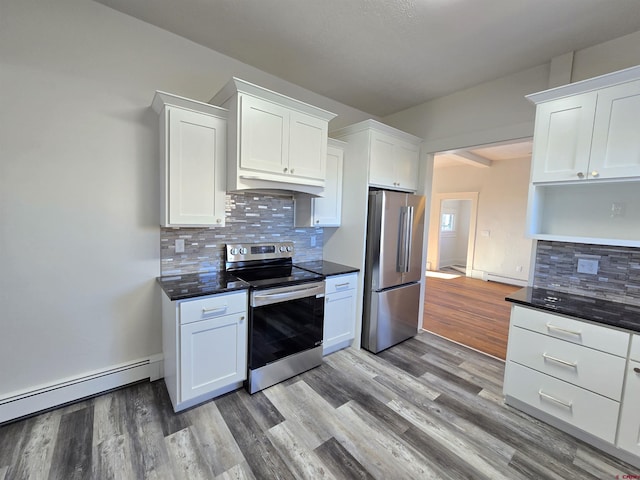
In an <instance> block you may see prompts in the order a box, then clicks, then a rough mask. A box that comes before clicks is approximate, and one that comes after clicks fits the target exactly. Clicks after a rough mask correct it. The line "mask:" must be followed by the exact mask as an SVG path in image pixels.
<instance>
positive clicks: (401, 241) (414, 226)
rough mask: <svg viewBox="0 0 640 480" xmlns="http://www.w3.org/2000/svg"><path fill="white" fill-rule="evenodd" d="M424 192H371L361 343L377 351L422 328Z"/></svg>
mask: <svg viewBox="0 0 640 480" xmlns="http://www.w3.org/2000/svg"><path fill="white" fill-rule="evenodd" d="M424 212H425V198H424V197H422V196H420V195H411V194H408V193H400V192H392V191H386V190H377V191H371V192H369V213H368V216H367V248H366V257H365V258H366V261H365V276H364V282H365V284H364V288H365V293H364V309H363V325H362V346H363V348H366V349H367V350H369V351H371V352H374V353H378V352H380V351H381V350H384V349H385V348H389V347H391V346H392V345H395V344H397V343H400V342H402V341H403V340H406V339H408V338H411V337H413V336H415V335H416V334H417V333H418V328H419V325H420V319H419V318H418V313H419V309H420V301H421V299H420V283H419V282H420V279H421V278H422V276H423V275H424V266H423V265H422V242H423V232H424Z"/></svg>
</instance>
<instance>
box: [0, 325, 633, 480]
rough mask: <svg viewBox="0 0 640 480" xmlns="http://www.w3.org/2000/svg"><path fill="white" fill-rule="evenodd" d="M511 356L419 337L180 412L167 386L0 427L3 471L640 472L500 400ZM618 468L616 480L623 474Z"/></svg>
mask: <svg viewBox="0 0 640 480" xmlns="http://www.w3.org/2000/svg"><path fill="white" fill-rule="evenodd" d="M503 369H504V363H503V362H501V361H499V360H497V359H494V358H492V357H489V356H487V355H482V354H480V353H478V352H475V351H473V350H470V349H468V348H465V347H462V346H460V345H457V344H455V343H452V342H449V341H447V340H445V339H442V338H440V337H438V336H435V335H432V334H429V333H426V332H425V333H422V334H420V335H418V336H417V337H416V338H413V339H410V340H407V341H406V342H403V343H402V344H400V345H397V346H395V347H392V348H390V349H388V350H386V351H384V352H381V353H380V354H379V355H372V354H370V353H367V352H365V351H363V350H360V351H356V350H352V349H347V350H342V351H339V352H336V353H334V354H332V355H329V356H328V357H325V362H324V364H323V365H322V366H320V367H318V368H315V369H313V370H310V371H308V372H306V373H304V374H302V375H299V376H296V377H294V378H292V379H290V380H287V381H286V382H283V383H281V384H279V385H275V386H273V387H271V388H268V389H266V390H264V391H262V392H259V393H257V394H255V395H253V396H250V395H248V394H247V393H246V392H245V391H244V390H239V391H236V392H233V393H230V394H227V395H225V396H223V397H220V398H218V399H216V400H213V401H210V402H207V403H205V404H203V405H200V406H198V407H195V408H192V409H190V410H188V411H186V412H182V413H179V414H174V413H173V411H172V410H171V405H170V402H169V399H168V396H167V393H166V389H165V387H164V383H163V382H162V381H158V382H154V383H140V384H137V385H133V386H130V387H127V388H124V389H121V390H117V391H114V392H110V393H107V394H105V395H102V396H100V397H97V398H94V399H90V400H86V401H84V402H80V403H77V404H74V405H70V406H66V407H63V408H60V409H57V410H53V411H50V412H47V413H44V414H41V415H38V416H35V417H32V418H29V419H25V420H22V421H19V422H15V423H12V424H9V425H5V426H3V427H0V480H9V479H10V480H18V479H35V480H37V479H51V480H54V479H60V480H73V479H89V478H91V479H96V480H98V479H99V480H105V479H123V480H129V479H135V480H139V479H162V480H165V479H167V480H169V479H189V480H194V479H219V480H229V479H274V478H280V479H313V480H316V479H332V478H335V479H354V478H360V479H381V480H382V479H385V480H386V479H420V480H424V479H444V480H446V479H455V480H460V479H471V478H473V479H487V480H488V479H492V480H493V479H505V480H506V479H508V480H517V479H537V480H540V479H542V480H544V479H574V478H580V479H603V478H611V479H613V478H631V477H625V475H626V476H629V475H635V474H638V473H640V472H639V471H638V469H634V468H633V467H631V466H629V465H627V464H624V463H622V462H620V461H618V460H616V459H615V458H613V457H611V456H609V455H606V454H604V453H602V452H600V451H598V450H596V449H594V448H592V447H590V446H589V445H586V444H584V443H583V442H580V441H578V440H576V439H574V438H572V437H571V436H569V435H566V434H564V433H562V432H560V431H558V430H556V429H555V428H552V427H550V426H548V425H546V424H544V423H542V422H540V421H538V420H535V419H532V418H531V417H529V416H527V415H525V414H523V413H521V412H519V411H517V410H514V409H513V408H511V407H508V406H505V405H504V404H503V401H502V376H503ZM617 476H619V477H617Z"/></svg>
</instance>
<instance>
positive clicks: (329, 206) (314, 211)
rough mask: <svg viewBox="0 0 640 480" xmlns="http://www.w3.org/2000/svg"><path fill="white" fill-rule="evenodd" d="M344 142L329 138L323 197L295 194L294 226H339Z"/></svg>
mask: <svg viewBox="0 0 640 480" xmlns="http://www.w3.org/2000/svg"><path fill="white" fill-rule="evenodd" d="M344 145H345V143H344V142H340V141H338V140H334V139H332V138H330V139H329V145H328V147H327V158H326V164H327V179H326V181H325V185H324V196H323V197H313V198H312V197H311V196H309V195H306V194H301V195H296V202H295V224H296V227H339V226H340V224H341V222H342V168H343V163H344Z"/></svg>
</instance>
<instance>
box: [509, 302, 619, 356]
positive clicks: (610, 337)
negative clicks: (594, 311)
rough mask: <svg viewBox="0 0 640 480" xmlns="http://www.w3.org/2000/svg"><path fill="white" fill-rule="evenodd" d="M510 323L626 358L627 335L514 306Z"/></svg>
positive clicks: (610, 329)
mask: <svg viewBox="0 0 640 480" xmlns="http://www.w3.org/2000/svg"><path fill="white" fill-rule="evenodd" d="M511 323H512V324H513V325H515V326H517V327H522V328H526V329H527V330H532V331H534V332H538V333H544V334H545V335H550V336H552V337H556V338H560V339H562V340H566V341H567V342H571V343H576V344H578V345H584V346H585V347H590V348H595V349H596V350H601V351H603V352H607V353H611V354H613V355H617V356H619V357H626V356H627V349H628V348H629V334H628V333H625V332H621V331H619V330H615V329H613V328H608V327H601V326H599V325H594V324H592V323H588V322H583V321H580V320H574V319H571V318H566V317H561V316H559V315H554V314H552V313H546V312H543V311H540V310H534V309H531V308H524V307H520V306H517V305H514V306H513V308H512V310H511Z"/></svg>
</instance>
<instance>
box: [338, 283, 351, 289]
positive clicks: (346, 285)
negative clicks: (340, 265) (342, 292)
mask: <svg viewBox="0 0 640 480" xmlns="http://www.w3.org/2000/svg"><path fill="white" fill-rule="evenodd" d="M348 286H349V282H345V283H337V284H336V288H342V287H348Z"/></svg>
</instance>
